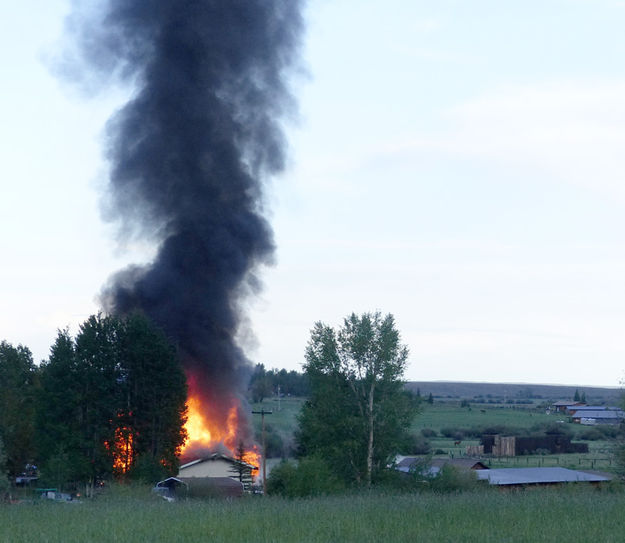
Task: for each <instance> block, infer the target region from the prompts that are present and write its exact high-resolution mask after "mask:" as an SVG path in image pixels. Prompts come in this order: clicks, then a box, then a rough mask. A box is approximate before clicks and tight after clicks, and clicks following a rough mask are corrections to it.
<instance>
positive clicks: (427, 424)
mask: <svg viewBox="0 0 625 543" xmlns="http://www.w3.org/2000/svg"><path fill="white" fill-rule="evenodd" d="M560 419H561V417H558V416H556V415H546V414H545V413H544V411H543V412H540V411H537V410H536V409H528V408H524V407H514V408H512V407H503V406H496V407H491V406H479V405H478V406H471V407H470V408H469V407H460V405H459V404H458V403H457V402H453V403H452V402H450V403H434V404H433V405H429V404H427V403H424V404H423V405H422V408H421V412H420V413H419V414H418V415H417V416H416V417H415V421H414V424H413V426H412V427H413V429H414V430H421V429H422V428H432V429H437V430H440V429H441V428H444V427H446V426H456V427H461V428H470V427H472V426H484V425H495V424H504V425H506V426H518V427H521V428H529V427H530V426H533V425H534V424H539V423H541V422H554V421H556V420H560Z"/></svg>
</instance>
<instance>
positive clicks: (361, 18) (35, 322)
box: [0, 0, 625, 386]
mask: <svg viewBox="0 0 625 543" xmlns="http://www.w3.org/2000/svg"><path fill="white" fill-rule="evenodd" d="M68 11H69V1H68V0H22V1H21V2H3V3H0V65H1V66H2V68H3V71H2V94H1V96H2V100H0V121H1V122H0V167H1V170H0V171H1V172H2V193H1V195H0V255H1V259H2V265H1V266H0V339H6V340H7V341H9V342H11V343H13V344H18V343H22V344H24V345H26V346H28V347H29V348H30V349H31V350H32V351H33V353H34V356H35V359H36V360H37V361H38V360H41V359H42V358H46V357H47V356H48V351H49V347H50V345H51V344H52V342H53V340H54V337H55V335H56V330H57V329H58V328H64V327H65V326H68V325H69V326H70V329H71V331H72V332H73V333H75V332H76V330H77V325H78V323H80V322H82V321H83V320H84V319H85V318H86V317H87V316H88V315H90V314H91V313H94V312H96V311H97V310H98V306H97V303H96V300H95V297H96V295H97V293H98V292H99V290H100V287H101V286H102V284H103V283H104V282H105V280H106V278H107V277H108V276H109V275H110V274H111V273H112V272H114V271H116V270H117V269H119V268H121V267H123V266H124V265H125V264H127V263H130V262H141V261H143V260H145V259H146V258H148V257H149V254H150V253H151V251H152V250H153V248H150V247H147V246H129V247H120V246H119V245H118V243H117V242H116V240H115V228H114V225H111V224H108V223H106V222H105V221H104V220H103V218H102V216H101V213H100V209H99V202H100V195H101V187H102V186H103V184H104V183H105V177H106V168H107V165H106V162H105V161H104V159H103V156H102V152H103V149H104V137H103V127H104V124H105V122H106V119H107V118H108V117H109V116H110V115H111V113H112V112H113V111H114V110H115V108H116V107H118V106H119V105H120V104H121V97H123V96H124V93H125V92H128V91H127V90H123V89H122V90H120V89H117V90H111V89H108V90H106V91H104V92H102V93H100V94H96V95H93V96H85V95H84V93H83V94H81V93H80V92H79V91H78V90H77V89H76V88H75V87H72V86H71V85H69V84H67V83H66V82H65V83H63V82H61V81H60V80H59V79H58V78H57V77H56V76H55V75H54V70H53V69H52V66H53V59H54V58H55V56H57V55H58V54H59V53H60V50H61V47H60V46H61V42H62V36H63V19H64V16H65V15H66V14H67V13H68ZM306 19H307V22H308V31H307V36H306V40H305V48H304V54H303V57H304V65H305V68H306V71H307V73H306V74H302V75H300V76H299V77H297V78H295V81H294V86H293V89H294V93H295V95H296V97H297V99H298V102H299V110H300V114H299V119H297V120H296V121H295V122H292V123H291V124H290V125H288V131H287V134H288V139H289V142H290V163H289V168H288V170H287V171H286V172H285V173H284V174H283V175H281V176H280V177H278V178H275V179H273V180H272V182H271V186H270V189H269V190H268V193H267V194H268V208H269V209H270V218H271V222H272V224H273V226H274V228H275V235H276V241H277V246H278V251H277V259H276V265H275V267H273V268H270V269H266V270H265V271H264V274H263V276H264V280H265V290H264V292H263V293H262V295H261V296H260V297H259V298H258V299H256V300H251V301H250V313H249V318H250V324H251V328H252V329H253V331H254V333H255V336H256V340H255V342H254V344H252V343H251V342H248V343H247V344H248V351H247V352H248V355H249V356H250V358H251V359H252V360H253V361H254V362H263V363H264V364H265V365H266V366H268V367H277V368H282V367H285V368H287V369H298V370H299V369H301V366H300V364H301V362H302V360H303V353H304V348H305V345H306V342H307V340H308V337H309V331H310V329H311V327H312V326H313V324H314V322H315V321H317V320H322V321H324V322H326V323H327V324H331V325H339V324H340V323H341V321H342V319H343V317H345V316H346V315H347V314H349V313H350V312H352V311H355V312H358V313H360V312H363V311H375V310H380V311H382V312H383V313H387V312H390V313H393V314H394V315H395V318H396V321H397V326H398V328H399V330H400V331H401V333H402V338H403V341H404V342H405V343H406V344H408V346H409V347H410V352H411V355H410V364H409V367H408V370H407V373H406V377H407V378H408V379H410V380H458V381H490V382H525V383H564V384H576V385H606V386H617V385H619V383H620V381H621V380H622V379H623V378H624V377H625V334H624V331H625V153H624V152H623V149H622V148H623V144H624V143H625V37H623V28H625V2H620V1H609V0H593V1H590V0H541V1H534V0H524V1H506V2H502V1H501V0H493V1H482V0H474V1H471V2H467V1H466V0H458V1H450V0H438V1H436V2H431V1H430V2H425V1H418V0H410V1H408V0H384V1H382V0H358V1H356V0H332V1H329V0H309V5H308V8H307V12H306Z"/></svg>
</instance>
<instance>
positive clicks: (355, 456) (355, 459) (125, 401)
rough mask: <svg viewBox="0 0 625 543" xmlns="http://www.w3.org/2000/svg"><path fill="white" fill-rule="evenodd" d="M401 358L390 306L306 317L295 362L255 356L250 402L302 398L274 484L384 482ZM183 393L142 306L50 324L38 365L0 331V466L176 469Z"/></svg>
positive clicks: (400, 445) (410, 403) (94, 479)
mask: <svg viewBox="0 0 625 543" xmlns="http://www.w3.org/2000/svg"><path fill="white" fill-rule="evenodd" d="M407 357H408V348H407V346H406V345H404V344H403V343H402V342H401V337H400V334H399V332H398V330H397V328H396V325H395V321H394V318H393V316H392V315H390V314H389V315H382V314H381V313H379V312H377V313H365V314H363V315H356V314H352V315H350V316H348V317H347V318H346V319H345V320H344V322H343V325H342V326H340V327H339V328H337V329H334V328H332V327H330V326H328V325H326V324H324V323H321V322H319V323H316V324H315V326H314V328H313V329H312V331H311V336H310V340H309V342H308V345H307V347H306V351H305V363H304V365H303V370H304V371H303V373H299V372H296V371H290V372H289V371H287V370H284V369H282V370H275V369H274V370H266V369H265V367H264V366H263V365H262V364H259V365H257V366H256V367H255V369H254V371H253V373H252V376H251V379H250V385H249V391H250V394H251V395H252V396H253V399H254V400H255V401H262V400H263V399H264V398H265V397H268V396H270V395H271V394H278V393H279V394H281V395H289V394H290V395H293V396H304V397H306V401H305V403H304V405H303V407H302V410H301V413H300V414H299V417H298V429H297V431H296V436H295V442H296V443H295V449H296V456H297V457H298V463H297V464H289V463H285V464H283V465H281V466H279V467H277V468H274V471H273V472H272V475H271V477H270V488H271V489H272V491H274V492H278V493H280V492H282V493H285V494H290V493H295V494H298V493H299V494H302V493H305V492H307V491H308V490H310V489H311V486H310V485H311V484H312V485H313V486H314V485H322V486H323V485H325V488H326V489H327V488H330V487H332V488H334V487H337V488H339V487H340V488H344V487H346V486H354V485H355V486H365V487H368V486H371V485H373V484H376V483H378V482H381V481H384V479H385V478H387V477H388V476H389V474H390V473H392V470H389V469H388V468H389V466H390V465H392V463H393V460H394V458H395V456H396V454H397V453H398V452H400V450H406V448H407V447H409V446H410V441H411V436H410V434H409V432H408V430H409V427H410V424H411V422H412V420H413V417H414V416H415V414H416V413H417V412H418V409H419V404H420V401H421V400H420V398H419V397H418V396H416V395H414V394H412V393H410V392H409V391H408V390H406V388H405V386H404V385H405V382H404V379H403V375H404V371H405V368H406V363H407ZM186 394H187V389H186V380H185V375H184V372H183V370H182V367H181V365H180V363H179V360H178V358H177V356H176V351H175V349H174V348H173V347H172V346H171V345H170V344H169V343H168V341H167V338H166V337H164V335H163V334H162V333H161V332H160V331H159V330H158V329H157V328H156V327H155V326H154V325H153V324H152V323H151V322H150V321H149V320H148V319H147V318H146V317H144V316H143V315H141V314H133V315H130V316H127V317H124V318H118V317H114V316H105V315H101V314H98V315H93V316H91V317H89V318H88V319H87V320H86V321H85V322H84V323H83V324H82V325H81V326H80V328H79V331H78V333H77V335H76V337H72V336H71V335H70V334H69V332H68V330H61V331H59V332H58V335H57V337H56V339H55V342H54V344H53V345H52V347H51V350H50V356H49V358H48V360H46V361H43V362H42V363H41V364H40V365H39V366H36V365H35V364H34V363H33V360H32V354H31V353H30V351H29V350H28V349H27V348H26V347H23V346H21V345H18V346H17V347H13V346H12V345H10V344H8V343H7V342H2V343H1V344H0V402H1V404H0V468H1V467H2V464H3V463H4V465H5V466H6V470H7V471H8V473H9V474H10V475H11V476H13V477H14V476H15V475H18V474H20V473H21V472H22V471H23V470H24V469H25V466H27V465H31V464H33V463H35V462H36V463H37V465H38V466H39V468H40V473H41V475H42V478H43V480H44V481H45V482H46V483H49V484H51V485H54V486H63V485H64V484H66V483H68V482H73V483H76V484H78V483H86V484H87V488H91V489H92V488H93V487H94V486H95V485H96V484H97V483H98V481H104V480H107V479H110V478H113V477H121V478H128V479H144V480H147V481H151V482H154V481H155V480H158V479H160V478H163V477H164V476H166V475H168V474H176V473H177V470H178V456H177V453H178V452H179V450H180V447H181V446H182V444H183V443H184V440H185V437H186V435H185V430H184V422H185V420H186V406H185V402H186ZM3 444H4V447H3ZM311 473H315V474H316V475H315V476H314V477H311V476H310V474H311ZM0 479H1V478H0ZM0 486H1V480H0ZM298 488H299V489H300V490H297V489H298ZM302 488H307V489H308V490H307V491H303V490H302ZM280 489H282V490H280Z"/></svg>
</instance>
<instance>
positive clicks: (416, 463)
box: [397, 456, 488, 476]
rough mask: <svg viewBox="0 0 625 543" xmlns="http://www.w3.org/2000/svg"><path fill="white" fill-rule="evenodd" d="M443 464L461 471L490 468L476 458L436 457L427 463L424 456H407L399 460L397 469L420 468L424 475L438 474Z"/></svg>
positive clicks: (409, 470) (409, 469)
mask: <svg viewBox="0 0 625 543" xmlns="http://www.w3.org/2000/svg"><path fill="white" fill-rule="evenodd" d="M443 466H452V467H454V468H456V469H458V470H461V471H470V470H481V469H488V466H487V465H486V464H483V463H482V462H480V461H479V460H476V459H475V458H434V459H433V460H432V461H430V462H429V463H425V462H424V458H423V457H419V456H407V457H406V458H404V459H402V460H401V461H400V462H398V464H397V470H398V471H401V472H403V473H410V472H411V471H415V470H418V471H419V472H420V473H421V474H422V475H428V476H436V475H438V474H439V473H440V471H441V469H442V468H443Z"/></svg>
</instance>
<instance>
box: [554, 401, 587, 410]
mask: <svg viewBox="0 0 625 543" xmlns="http://www.w3.org/2000/svg"><path fill="white" fill-rule="evenodd" d="M583 405H585V404H583V403H582V402H571V401H559V402H555V403H554V404H553V408H554V409H555V410H556V411H560V413H568V412H569V411H570V410H571V409H573V408H575V407H580V406H583Z"/></svg>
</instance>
